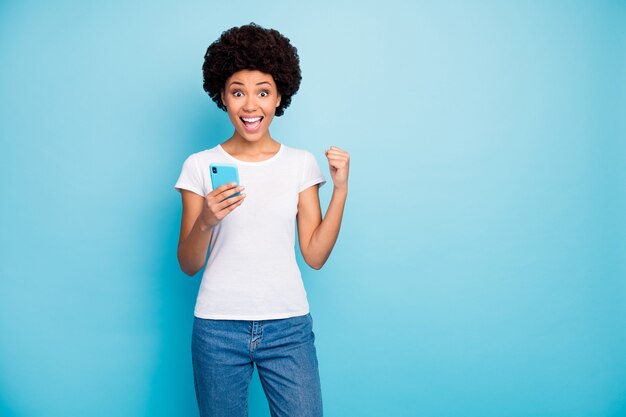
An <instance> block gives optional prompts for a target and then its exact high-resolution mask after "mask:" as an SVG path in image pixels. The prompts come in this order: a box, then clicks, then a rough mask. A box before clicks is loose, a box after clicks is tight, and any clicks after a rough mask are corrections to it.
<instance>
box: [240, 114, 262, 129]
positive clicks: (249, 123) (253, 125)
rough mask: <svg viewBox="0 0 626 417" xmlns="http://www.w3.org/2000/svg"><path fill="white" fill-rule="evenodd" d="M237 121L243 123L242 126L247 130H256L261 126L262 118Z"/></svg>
mask: <svg viewBox="0 0 626 417" xmlns="http://www.w3.org/2000/svg"><path fill="white" fill-rule="evenodd" d="M239 119H240V120H241V121H242V122H243V125H244V126H245V127H246V129H247V130H256V129H257V128H258V127H259V126H260V125H261V121H262V120H263V117H262V116H255V117H240V118H239Z"/></svg>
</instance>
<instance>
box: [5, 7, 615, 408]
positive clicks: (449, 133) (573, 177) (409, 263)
mask: <svg viewBox="0 0 626 417" xmlns="http://www.w3.org/2000/svg"><path fill="white" fill-rule="evenodd" d="M251 21H254V22H256V23H259V24H261V25H263V26H265V27H273V28H277V29H279V30H280V31H281V32H283V33H284V34H285V35H286V36H287V37H289V38H290V39H291V41H292V42H293V44H294V45H295V46H296V47H297V48H298V50H299V53H300V58H301V64H302V72H303V84H302V88H301V90H300V91H299V93H298V94H297V95H296V96H295V97H294V100H293V103H292V107H290V108H289V109H287V111H286V113H285V116H283V117H281V118H277V119H275V121H274V123H273V125H272V130H271V131H272V134H273V136H274V137H275V138H276V139H278V140H279V141H281V142H284V143H286V144H288V145H290V146H294V147H300V148H305V149H308V150H310V151H312V152H313V153H314V154H315V155H316V156H317V158H318V162H319V163H320V165H321V166H322V167H323V171H324V173H325V174H326V175H327V176H328V167H327V164H326V162H325V158H324V154H323V151H324V149H325V148H327V147H329V146H330V145H337V146H340V147H342V148H345V149H346V150H348V151H349V152H350V153H351V156H352V162H351V174H350V196H349V201H348V203H347V208H346V210H347V211H346V217H345V220H344V223H343V228H342V231H341V235H340V239H339V242H338V244H337V245H336V247H335V250H334V252H333V255H332V256H331V259H330V260H329V262H328V263H327V264H326V266H325V267H324V268H323V269H322V270H321V271H313V270H311V269H309V268H306V267H305V265H304V264H303V263H302V261H301V259H300V262H301V266H302V269H303V277H304V281H305V285H306V288H307V291H308V294H309V301H310V304H311V311H312V315H313V318H314V328H315V332H316V336H317V348H318V355H319V360H320V372H321V377H322V385H323V397H324V401H325V403H324V406H325V414H326V415H327V416H362V417H365V416H376V417H379V416H459V417H461V416H462V417H471V416H481V417H484V416H499V417H500V416H520V417H521V416H524V417H526V416H567V417H574V416H581V417H582V416H585V417H591V416H624V415H626V354H625V353H626V261H625V256H624V253H625V251H626V220H625V219H624V213H625V212H626V193H625V191H626V187H625V184H626V170H625V166H626V144H625V138H626V122H625V120H626V118H625V117H624V116H625V115H626V100H625V98H626V80H625V78H626V76H625V74H626V62H625V61H626V24H625V22H626V3H625V2H623V1H621V2H620V1H586V2H585V1H552V2H543V1H527V2H517V3H513V2H504V1H503V2H495V1H494V2H487V1H479V2H472V3H471V4H470V3H469V2H464V1H458V2H456V1H449V2H442V3H439V2H437V3H435V2H409V1H406V2H402V1H397V0H387V1H384V2H381V1H377V2H374V1H359V2H356V1H355V2H331V1H323V2H308V3H302V4H296V3H295V2H290V1H281V2H274V1H266V2H262V3H259V2H252V1H238V2H206V1H205V2H200V1H188V2H174V1H171V2H165V1H150V2H148V1H146V2H137V1H135V2H126V1H90V2H80V1H73V2H68V1H56V2H54V5H52V3H50V2H43V1H42V2H37V1H3V2H0V138H1V148H0V155H1V164H0V178H2V181H0V195H1V197H0V204H1V205H0V230H1V234H0V245H1V251H0V257H1V259H0V276H1V279H0V415H2V416H3V417H14V416H20V417H22V416H24V417H26V416H28V417H30V416H50V417H56V416H59V417H60V416H63V417H67V416H93V417H96V416H103V417H104V416H106V417H114V416H174V415H176V416H183V415H185V416H195V415H197V410H196V403H195V396H194V391H193V379H192V370H191V361H190V332H191V324H192V314H193V304H194V302H195V295H196V291H197V288H198V285H199V279H200V278H199V276H196V277H194V278H189V277H187V276H185V275H184V274H183V273H182V272H180V270H179V268H178V264H177V261H176V245H177V238H178V229H179V221H180V208H181V203H180V197H179V195H178V193H176V192H175V190H174V189H173V184H174V182H175V180H176V178H177V177H178V174H179V172H180V169H181V167H182V163H183V161H184V159H185V158H186V157H187V156H188V155H189V154H190V153H192V152H197V151H199V150H202V149H206V148H209V147H212V146H214V145H215V144H217V143H220V142H222V141H223V140H224V139H226V138H227V137H228V136H229V135H230V134H231V133H232V126H231V125H230V123H229V121H228V117H227V116H226V114H225V113H223V112H221V111H220V110H219V109H217V107H216V106H215V105H214V104H213V102H211V101H210V99H209V98H208V96H207V95H206V94H205V93H204V92H203V90H202V79H201V70H200V69H201V65H202V62H203V56H204V52H205V50H206V47H207V46H208V45H209V44H210V43H211V42H212V41H213V40H215V39H216V38H217V37H218V36H219V35H220V33H221V32H222V31H223V30H225V29H227V28H229V27H232V26H238V25H242V24H245V23H249V22H251ZM330 191H331V187H330V186H326V187H323V188H322V190H321V197H322V201H323V204H327V203H328V200H329V197H330ZM250 397H251V404H250V408H251V411H250V415H251V416H268V415H269V412H268V410H267V403H266V400H265V398H264V395H263V392H262V390H261V387H260V384H259V383H258V379H256V377H255V379H254V381H253V384H252V386H251V391H250Z"/></svg>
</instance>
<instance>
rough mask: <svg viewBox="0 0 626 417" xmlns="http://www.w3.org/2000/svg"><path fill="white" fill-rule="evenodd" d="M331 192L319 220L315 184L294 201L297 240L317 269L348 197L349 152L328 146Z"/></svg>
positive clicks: (326, 254) (333, 238)
mask: <svg viewBox="0 0 626 417" xmlns="http://www.w3.org/2000/svg"><path fill="white" fill-rule="evenodd" d="M326 157H327V158H328V164H329V169H330V175H331V178H332V180H333V195H332V197H331V199H330V203H329V204H328V210H326V216H324V218H323V219H322V211H321V207H320V200H319V194H318V188H319V186H318V185H314V186H312V187H309V188H307V189H306V190H304V191H302V192H301V193H300V196H299V200H298V240H299V241H300V250H301V251H302V257H303V258H304V261H305V262H306V263H307V264H308V265H309V266H310V267H311V268H313V269H320V268H321V267H322V266H324V264H325V263H326V261H327V260H328V257H329V256H330V253H331V252H332V250H333V247H334V246H335V242H336V241H337V236H339V229H340V228H341V220H342V218H343V211H344V207H345V204H346V198H347V197H348V171H349V167H350V155H349V154H348V153H347V152H345V151H343V150H341V149H339V148H337V147H334V146H332V147H331V148H330V149H329V150H327V151H326Z"/></svg>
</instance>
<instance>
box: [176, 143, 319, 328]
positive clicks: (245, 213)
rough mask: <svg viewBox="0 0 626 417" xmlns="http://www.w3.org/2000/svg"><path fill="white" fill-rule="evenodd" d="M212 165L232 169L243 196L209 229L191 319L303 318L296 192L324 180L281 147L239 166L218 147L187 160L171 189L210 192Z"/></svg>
mask: <svg viewBox="0 0 626 417" xmlns="http://www.w3.org/2000/svg"><path fill="white" fill-rule="evenodd" d="M215 162H226V163H234V164H236V165H237V168H238V169H239V181H240V184H241V185H243V186H244V187H245V190H244V193H245V194H246V197H245V199H244V201H243V203H242V204H241V205H240V206H239V207H237V208H236V209H235V210H233V211H232V212H231V213H230V214H228V215H227V216H226V217H224V219H222V221H221V222H220V223H218V225H217V226H215V228H213V233H212V235H211V242H210V246H209V259H208V261H207V264H206V266H205V269H204V274H203V276H202V282H201V283H200V289H199V291H198V297H197V299H196V306H195V310H194V315H195V316H196V317H200V318H207V319H227V320H270V319H278V318H288V317H295V316H301V315H304V314H307V313H308V312H309V303H308V301H307V297H306V291H305V289H304V285H303V283H302V276H301V274H300V269H299V268H298V264H297V263H296V254H295V240H296V238H295V236H296V232H295V219H296V214H297V212H298V193H300V192H301V191H303V190H305V189H306V188H308V187H310V186H312V185H315V184H320V186H321V185H323V184H324V183H325V182H326V180H325V179H324V176H323V175H322V172H321V171H320V168H319V166H318V165H317V161H316V160H315V157H314V156H313V155H312V154H311V153H310V152H308V151H305V150H300V149H295V148H290V147H287V146H285V145H281V147H280V149H279V151H278V153H276V154H275V155H274V156H273V157H271V158H270V159H267V160H264V161H259V162H245V161H240V160H238V159H236V158H234V157H233V156H231V155H230V154H229V153H227V152H226V151H225V150H224V149H223V148H222V147H221V145H217V146H216V147H214V148H212V149H208V150H205V151H202V152H198V153H195V154H192V155H191V156H189V157H188V158H187V160H186V161H185V163H184V164H183V169H182V172H181V174H180V177H179V178H178V181H177V182H176V185H175V186H174V187H175V188H177V189H178V190H179V191H180V189H185V190H189V191H192V192H194V193H196V194H198V195H200V196H202V197H204V196H206V195H207V194H208V193H209V192H211V190H212V189H213V188H212V186H211V177H210V174H209V164H211V163H215Z"/></svg>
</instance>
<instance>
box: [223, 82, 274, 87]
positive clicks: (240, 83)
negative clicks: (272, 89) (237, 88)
mask: <svg viewBox="0 0 626 417" xmlns="http://www.w3.org/2000/svg"><path fill="white" fill-rule="evenodd" d="M233 84H239V85H244V83H242V82H239V81H233V82H232V83H230V84H229V85H228V86H229V87H230V86H231V85H233ZM261 84H270V83H269V82H268V81H261V82H260V83H256V85H261ZM270 85H271V84H270Z"/></svg>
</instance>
